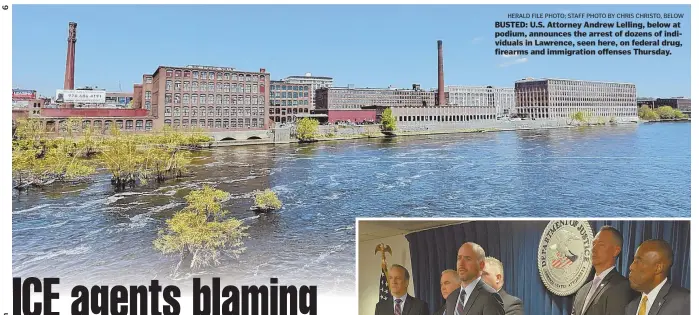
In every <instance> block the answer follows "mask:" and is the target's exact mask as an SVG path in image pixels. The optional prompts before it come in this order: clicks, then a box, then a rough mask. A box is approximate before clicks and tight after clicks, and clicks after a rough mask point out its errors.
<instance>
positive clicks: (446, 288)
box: [434, 269, 461, 315]
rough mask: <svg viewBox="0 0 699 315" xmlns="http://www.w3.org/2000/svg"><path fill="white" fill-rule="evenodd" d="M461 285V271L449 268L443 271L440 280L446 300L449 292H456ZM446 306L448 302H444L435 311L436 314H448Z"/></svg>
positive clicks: (443, 296)
mask: <svg viewBox="0 0 699 315" xmlns="http://www.w3.org/2000/svg"><path fill="white" fill-rule="evenodd" d="M460 286H461V280H460V279H459V273H457V272H456V270H453V269H447V270H444V271H442V277H441V279H440V280H439V287H440V289H441V291H442V298H444V300H446V299H447V298H448V297H449V294H451V293H452V292H454V291H455V290H456V289H458V288H459V287H460ZM446 308H447V304H446V303H444V304H442V307H440V308H439V309H438V310H437V311H436V312H434V315H444V314H446Z"/></svg>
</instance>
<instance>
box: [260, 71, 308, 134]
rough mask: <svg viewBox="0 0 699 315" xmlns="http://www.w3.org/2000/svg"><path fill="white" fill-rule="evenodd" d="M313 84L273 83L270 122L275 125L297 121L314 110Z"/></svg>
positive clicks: (271, 87) (271, 85)
mask: <svg viewBox="0 0 699 315" xmlns="http://www.w3.org/2000/svg"><path fill="white" fill-rule="evenodd" d="M311 86H312V85H311V84H298V83H289V82H285V81H272V82H271V83H270V96H269V97H270V100H269V106H270V107H269V120H270V121H272V122H275V123H282V124H283V123H289V122H294V121H296V118H297V117H298V115H302V116H303V115H304V114H309V113H310V112H311V109H313V104H312V98H311V95H312V94H311Z"/></svg>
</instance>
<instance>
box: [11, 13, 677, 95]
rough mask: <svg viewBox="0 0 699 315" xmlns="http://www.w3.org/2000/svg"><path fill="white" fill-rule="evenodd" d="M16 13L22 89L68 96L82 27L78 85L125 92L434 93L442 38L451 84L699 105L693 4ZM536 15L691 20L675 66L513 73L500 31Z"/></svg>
mask: <svg viewBox="0 0 699 315" xmlns="http://www.w3.org/2000/svg"><path fill="white" fill-rule="evenodd" d="M12 10H13V30H12V52H13V56H12V58H13V59H12V84H13V87H14V86H19V87H21V88H26V89H35V90H37V91H39V93H40V94H42V95H53V94H55V90H56V89H60V88H62V87H63V77H64V70H65V58H66V38H67V34H68V22H69V21H75V22H77V23H78V31H77V33H78V40H77V47H76V66H75V67H76V70H75V84H76V86H85V85H90V86H95V85H96V86H99V87H101V88H106V89H107V90H109V91H118V90H119V83H120V82H121V89H122V90H124V91H128V90H131V89H132V86H133V83H136V82H138V83H140V82H141V76H142V75H143V74H144V73H152V72H153V71H155V69H156V68H157V66H158V65H173V66H180V65H181V66H184V65H189V64H200V65H214V66H228V67H235V68H237V69H240V70H246V71H255V70H258V69H259V68H266V69H267V71H268V72H270V73H271V75H272V79H281V78H284V77H286V76H289V75H303V74H304V73H305V72H312V73H313V74H314V75H320V76H331V77H333V78H334V79H335V85H336V86H344V85H347V84H354V85H355V86H356V87H367V86H368V87H387V86H389V85H393V86H396V87H406V88H408V87H410V86H411V84H412V83H419V84H421V85H422V87H423V88H432V87H436V86H437V71H436V68H437V43H436V42H437V40H438V39H441V40H442V41H443V43H444V71H445V83H446V84H447V85H492V86H504V87H508V86H514V81H516V80H519V79H522V78H525V77H535V78H540V77H556V78H570V79H580V80H601V81H616V82H631V83H635V84H636V85H637V91H638V94H639V96H656V97H672V96H687V97H690V96H691V95H690V55H691V54H690V39H691V34H690V16H689V15H690V14H689V13H690V11H689V5H673V6H658V5H656V6H640V5H633V6H632V5H626V6H593V5H589V6H588V5H577V6H573V5H571V6H565V5H561V6H558V5H557V6H548V5H547V6H544V5H526V6H512V5H507V6H505V5H498V6H495V5H493V6H484V5H442V6H427V5H421V6H408V5H405V6H397V5H385V6H384V5H382V6H367V5H361V6H360V5H356V6H340V5H327V6H320V5H295V6H292V5H275V6H271V5H267V6H247V5H245V6H243V5H201V6H193V5H138V6H137V5H120V6H114V5H111V6H106V5H14V6H13V8H12ZM533 12H551V13H559V12H563V13H568V12H579V13H586V12H615V13H618V12H628V13H646V12H657V13H684V18H683V19H681V20H678V21H679V22H681V23H682V25H681V32H682V34H683V35H682V36H681V37H679V40H681V41H682V43H683V47H680V48H673V53H672V55H671V56H668V57H665V56H580V57H566V56H527V60H526V62H520V63H515V64H510V65H509V66H506V64H507V63H510V62H512V61H513V60H515V59H516V58H514V57H510V58H504V57H502V56H495V54H494V50H495V47H496V46H495V43H494V42H495V39H494V32H495V31H496V30H495V27H494V22H495V21H507V20H508V19H507V14H508V13H533ZM522 21H528V20H522ZM556 21H560V22H581V21H583V20H575V19H565V20H556ZM600 21H604V22H612V21H613V22H616V21H617V20H616V19H612V20H600ZM622 21H627V20H622ZM629 21H642V22H644V23H645V21H647V20H629ZM653 21H655V20H653ZM663 22H668V20H664V21H663ZM527 31H528V30H527ZM571 31H572V30H571Z"/></svg>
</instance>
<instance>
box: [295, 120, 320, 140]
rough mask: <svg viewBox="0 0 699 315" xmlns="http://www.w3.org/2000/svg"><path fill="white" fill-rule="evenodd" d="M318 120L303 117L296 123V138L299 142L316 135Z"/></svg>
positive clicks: (313, 137) (311, 138)
mask: <svg viewBox="0 0 699 315" xmlns="http://www.w3.org/2000/svg"><path fill="white" fill-rule="evenodd" d="M318 125H319V123H318V121H317V120H315V119H312V118H308V117H304V118H302V119H301V120H299V122H298V124H297V125H296V138H298V139H299V140H300V141H301V142H310V141H313V140H315V139H316V137H317V136H318Z"/></svg>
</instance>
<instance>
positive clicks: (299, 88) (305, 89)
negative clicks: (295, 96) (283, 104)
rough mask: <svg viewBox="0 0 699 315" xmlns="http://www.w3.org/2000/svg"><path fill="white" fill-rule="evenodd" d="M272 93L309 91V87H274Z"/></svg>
mask: <svg viewBox="0 0 699 315" xmlns="http://www.w3.org/2000/svg"><path fill="white" fill-rule="evenodd" d="M271 90H272V91H308V86H307V85H306V86H298V85H294V86H287V85H272V86H271Z"/></svg>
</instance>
